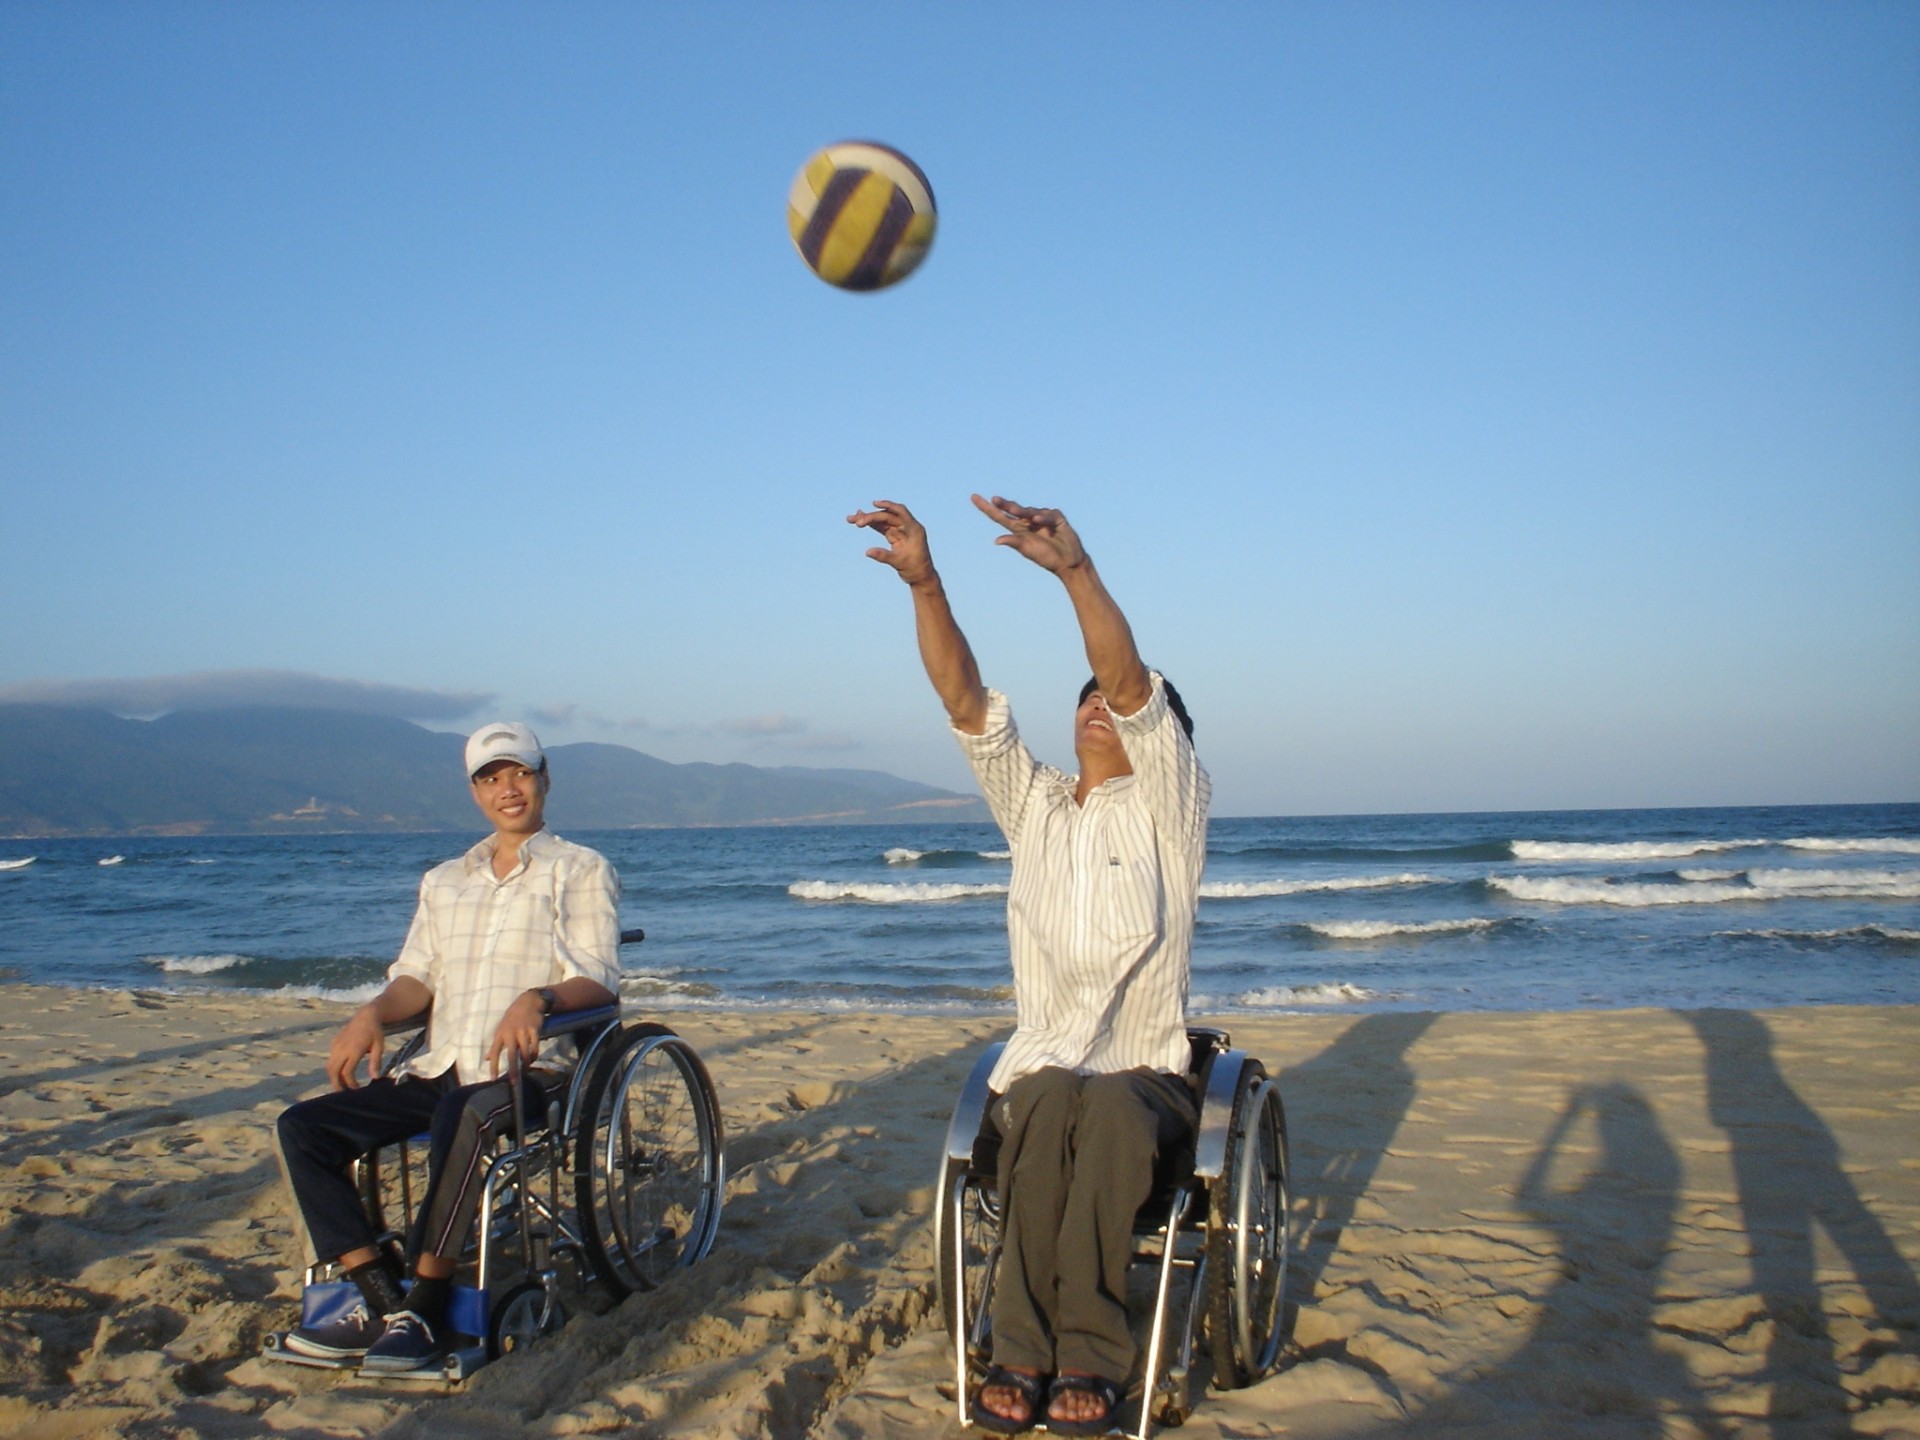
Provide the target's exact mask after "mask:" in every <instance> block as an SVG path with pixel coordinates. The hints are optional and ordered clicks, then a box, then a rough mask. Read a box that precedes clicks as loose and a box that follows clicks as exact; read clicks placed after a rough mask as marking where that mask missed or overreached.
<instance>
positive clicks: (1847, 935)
mask: <svg viewBox="0 0 1920 1440" xmlns="http://www.w3.org/2000/svg"><path fill="white" fill-rule="evenodd" d="M1713 933H1714V938H1715V939H1717V940H1818V941H1835V940H1868V941H1880V940H1885V941H1891V942H1892V943H1894V944H1896V945H1920V930H1907V929H1902V928H1901V927H1900V926H1898V925H1846V926H1842V927H1840V928H1838V929H1833V930H1716V931H1714V932H1713Z"/></svg>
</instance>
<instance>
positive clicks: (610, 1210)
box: [263, 930, 726, 1383]
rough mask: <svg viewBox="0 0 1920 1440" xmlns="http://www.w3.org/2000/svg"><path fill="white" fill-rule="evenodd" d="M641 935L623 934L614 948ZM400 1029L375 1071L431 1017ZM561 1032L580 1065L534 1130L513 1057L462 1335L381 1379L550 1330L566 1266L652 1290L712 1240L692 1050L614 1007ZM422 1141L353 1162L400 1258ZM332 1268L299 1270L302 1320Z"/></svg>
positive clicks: (711, 1122)
mask: <svg viewBox="0 0 1920 1440" xmlns="http://www.w3.org/2000/svg"><path fill="white" fill-rule="evenodd" d="M644 938H645V934H644V932H642V931H639V930H628V931H624V932H622V934H621V936H620V943H621V944H623V945H629V944H636V943H638V942H639V941H641V940H642V939H644ZM408 1032H412V1033H411V1035H410V1037H409V1038H408V1039H407V1040H406V1041H405V1043H404V1044H402V1045H401V1046H400V1048H399V1049H398V1050H397V1051H396V1052H395V1053H394V1054H393V1055H392V1056H391V1057H390V1058H389V1059H388V1061H387V1063H386V1064H385V1065H384V1066H383V1067H382V1074H389V1073H391V1072H392V1071H393V1069H394V1068H395V1067H396V1066H398V1065H399V1064H400V1063H401V1062H403V1061H404V1060H406V1059H408V1058H410V1057H411V1056H412V1055H414V1054H416V1053H418V1052H419V1050H420V1049H421V1048H422V1047H423V1046H424V1045H425V1044H426V1038H427V1030H426V1017H425V1016H424V1015H420V1016H415V1017H414V1018H412V1019H409V1020H405V1021H401V1022H398V1023H397V1024H393V1025H389V1026H388V1027H387V1033H388V1034H389V1035H390V1036H398V1035H406V1034H408ZM562 1035H570V1036H572V1037H573V1038H574V1043H575V1045H576V1046H577V1047H578V1049H579V1051H580V1060H579V1063H578V1064H577V1065H576V1066H575V1067H574V1069H573V1071H572V1073H571V1074H570V1075H569V1076H568V1080H567V1084H566V1087H565V1090H564V1093H563V1094H556V1095H555V1096H554V1097H553V1098H552V1099H551V1101H550V1102H549V1104H548V1107H547V1116H546V1123H545V1124H544V1125H539V1126H533V1127H529V1126H528V1125H527V1123H526V1120H525V1112H524V1109H523V1107H522V1104H521V1094H522V1090H521V1086H522V1084H523V1081H522V1077H521V1073H520V1058H519V1056H518V1055H517V1054H516V1055H514V1056H512V1057H511V1059H510V1062H509V1070H508V1080H509V1083H510V1085H511V1086H512V1094H513V1126H512V1129H511V1131H510V1132H503V1133H502V1134H501V1135H500V1136H499V1137H497V1139H496V1140H495V1142H494V1144H493V1148H492V1150H491V1153H489V1154H488V1155H487V1156H486V1157H484V1159H483V1162H482V1164H483V1169H482V1174H483V1177H484V1180H483V1184H482V1188H481V1194H480V1212H479V1216H478V1218H477V1219H476V1221H475V1223H474V1226H473V1233H472V1238H471V1239H470V1240H469V1241H468V1245H467V1251H466V1253H465V1254H464V1255H463V1256H462V1264H461V1269H460V1271H459V1272H458V1277H459V1278H458V1279H457V1280H456V1283H455V1284H454V1286H453V1288H452V1293H451V1296H450V1298H449V1301H448V1307H447V1318H448V1325H449V1328H450V1329H451V1331H452V1332H453V1334H454V1336H455V1337H458V1339H457V1340H456V1343H455V1344H454V1345H453V1346H451V1347H450V1348H449V1350H448V1354H447V1359H446V1363H445V1365H444V1366H443V1367H442V1369H441V1370H439V1371H427V1372H423V1373H421V1374H419V1375H417V1376H383V1377H380V1378H383V1379H424V1380H429V1381H443V1380H444V1381H449V1382H455V1383H457V1382H459V1381H461V1380H464V1379H466V1378H467V1376H469V1375H470V1374H472V1373H473V1372H474V1371H475V1370H477V1369H479V1368H480V1367H481V1366H482V1365H485V1364H486V1363H488V1362H489V1361H491V1360H496V1359H499V1358H500V1357H501V1356H502V1355H505V1354H508V1353H510V1352H512V1351H514V1350H517V1349H519V1348H521V1347H523V1346H525V1345H527V1344H529V1343H531V1342H532V1341H533V1340H535V1339H538V1338H539V1337H540V1336H542V1335H546V1334H549V1333H551V1332H552V1331H554V1330H556V1329H558V1328H559V1326H560V1324H561V1323H562V1322H563V1321H564V1320H565V1318H566V1312H565V1306H564V1303H563V1301H562V1299H561V1293H560V1292H561V1283H560V1282H561V1270H560V1267H561V1265H562V1264H565V1265H567V1266H569V1267H570V1268H571V1269H572V1271H573V1272H574V1277H575V1279H576V1280H577V1281H579V1282H581V1283H594V1284H597V1285H598V1286H599V1287H600V1288H601V1289H602V1290H603V1291H605V1292H606V1294H607V1295H608V1296H609V1297H610V1298H611V1299H613V1300H615V1301H618V1300H623V1299H625V1298H626V1297H627V1296H628V1295H630V1294H632V1293H634V1292H635V1291H640V1290H651V1289H653V1288H655V1287H656V1286H658V1285H659V1284H660V1283H661V1282H662V1281H663V1280H665V1279H666V1278H667V1276H668V1275H670V1274H671V1273H672V1272H673V1271H675V1270H678V1269H681V1268H684V1267H685V1266H688V1265H692V1264H693V1263H695V1262H696V1261H698V1260H699V1259H701V1258H702V1257H703V1256H705V1255H706V1253H707V1252H708V1251H709V1250H710V1249H711V1248H712V1247H713V1241H714V1237H715V1235H716V1234H717V1233H718V1231H719V1228H720V1207H721V1202H722V1197H723V1192H724V1189H725V1185H726V1152H725V1143H724V1139H723V1136H722V1131H721V1122H720V1106H719V1101H718V1099H717V1097H716V1096H715V1093H714V1088H713V1082H712V1080H711V1079H710V1078H709V1077H708V1074H707V1069H706V1066H705V1065H704V1064H703V1063H702V1062H701V1060H700V1057H699V1055H698V1054H697V1053H696V1052H695V1051H694V1050H693V1048H692V1047H691V1046H690V1045H688V1044H687V1043H686V1041H684V1040H682V1039H681V1038H680V1037H679V1036H678V1035H676V1034H674V1032H673V1031H672V1030H670V1029H668V1028H667V1027H666V1026H664V1025H659V1024H654V1023H652V1022H650V1021H636V1022H633V1023H627V1024H623V1023H622V1022H621V1019H620V1006H619V1005H618V1004H617V1003H616V1004H613V1005H605V1006H600V1007H598V1008H595V1009H592V1010H574V1011H569V1012H566V1013H564V1014H560V1015H554V1016H551V1017H549V1018H548V1020H547V1021H546V1023H545V1025H544V1026H543V1027H542V1029H541V1032H540V1036H541V1039H543V1040H546V1039H550V1038H553V1037H555V1036H562ZM428 1148H429V1147H428V1137H427V1136H426V1135H424V1134H423V1135H416V1136H414V1137H413V1138H412V1139H410V1140H405V1141H402V1142H401V1143H400V1144H398V1145H395V1146H390V1147H387V1148H386V1149H383V1150H379V1151H376V1152H374V1153H373V1154H371V1155H366V1156H363V1157H361V1159H360V1160H358V1161H357V1162H355V1167H354V1176H353V1179H354V1183H355V1186H356V1188H357V1189H358V1190H359V1193H360V1198H361V1203H362V1204H363V1205H364V1206H365V1208H366V1212H367V1218H368V1220H369V1221H370V1222H371V1223H372V1226H373V1230H374V1233H375V1235H376V1236H377V1237H378V1240H377V1243H378V1244H379V1245H380V1247H381V1248H382V1249H385V1250H387V1251H388V1252H389V1254H390V1255H391V1256H392V1257H393V1258H394V1259H395V1260H396V1261H400V1260H402V1259H403V1258H404V1251H405V1246H406V1238H407V1235H408V1232H409V1228H410V1226H411V1224H412V1222H413V1218H414V1213H415V1203H416V1198H424V1195H425V1189H426V1182H427V1155H428ZM333 1272H334V1267H333V1266H332V1265H331V1264H328V1263H319V1264H312V1265H309V1266H308V1267H307V1270H306V1274H305V1277H304V1290H303V1294H302V1300H301V1312H302V1313H301V1323H302V1324H303V1325H311V1324H315V1323H318V1322H321V1321H324V1320H326V1319H328V1318H331V1316H332V1315H334V1314H337V1313H340V1312H341V1311H343V1310H345V1309H346V1308H348V1307H349V1306H351V1305H352V1304H353V1303H355V1300H356V1299H357V1293H358V1292H357V1290H356V1287H354V1286H353V1285H352V1283H351V1282H348V1281H345V1280H343V1279H340V1278H339V1277H338V1276H336V1275H335V1274H334V1273H333ZM468 1281H470V1282H471V1283H463V1282H468ZM285 1334H286V1332H284V1331H282V1332H276V1333H275V1334H272V1335H269V1336H268V1337H267V1338H266V1341H265V1343H264V1347H263V1348H264V1351H265V1353H266V1354H267V1355H268V1356H269V1357H270V1358H274V1359H279V1360H285V1361H290V1362H292V1363H295V1364H324V1363H325V1362H315V1361H311V1360H307V1359H305V1358H304V1357H302V1356H300V1355H298V1354H296V1353H294V1352H292V1351H289V1350H287V1349H285V1348H284V1340H285ZM460 1340H464V1341H465V1342H467V1343H465V1344H461V1343H458V1342H459V1341H460Z"/></svg>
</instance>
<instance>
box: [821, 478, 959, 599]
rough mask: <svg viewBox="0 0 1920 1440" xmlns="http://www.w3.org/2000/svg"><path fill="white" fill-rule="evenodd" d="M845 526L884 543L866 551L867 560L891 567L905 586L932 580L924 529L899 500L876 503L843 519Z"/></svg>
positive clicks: (931, 568) (929, 552)
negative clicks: (873, 535) (866, 532)
mask: <svg viewBox="0 0 1920 1440" xmlns="http://www.w3.org/2000/svg"><path fill="white" fill-rule="evenodd" d="M976 498H977V497H976ZM847 523H848V524H849V525H858V526H859V527H860V528H861V529H863V530H873V531H876V532H878V534H879V536H880V538H881V539H882V540H885V541H886V542H887V543H886V544H885V545H876V546H874V547H873V548H872V549H870V550H868V551H867V555H868V557H869V558H871V559H874V560H878V561H879V562H880V563H881V564H882V565H891V566H892V567H893V569H894V572H895V573H896V574H898V575H899V577H900V578H901V579H902V580H904V581H906V582H907V584H909V585H918V584H921V583H923V582H924V581H927V580H931V579H932V578H933V576H934V570H933V552H932V551H931V550H929V549H928V548H927V527H926V526H924V525H922V524H921V523H920V522H919V521H918V520H916V519H914V518H913V512H912V511H911V510H909V509H907V507H906V506H904V505H902V504H901V503H900V502H899V501H897V500H876V501H874V502H873V509H871V510H859V511H855V512H854V513H853V514H851V515H849V516H847Z"/></svg>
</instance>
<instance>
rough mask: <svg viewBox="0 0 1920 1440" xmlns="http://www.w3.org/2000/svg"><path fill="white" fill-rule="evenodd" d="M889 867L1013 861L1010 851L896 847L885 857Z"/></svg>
mask: <svg viewBox="0 0 1920 1440" xmlns="http://www.w3.org/2000/svg"><path fill="white" fill-rule="evenodd" d="M883 858H884V859H885V860H886V862H887V864H889V865H921V864H927V865H956V864H958V865H965V864H971V863H972V862H973V861H975V860H1011V859H1012V858H1013V852H1012V851H1009V850H912V849H909V848H908V847H907V846H905V845H896V846H895V847H894V848H893V849H891V850H889V851H887V852H886V855H885V856H884V857H883Z"/></svg>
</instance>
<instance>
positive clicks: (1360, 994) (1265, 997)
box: [1234, 981, 1379, 1010]
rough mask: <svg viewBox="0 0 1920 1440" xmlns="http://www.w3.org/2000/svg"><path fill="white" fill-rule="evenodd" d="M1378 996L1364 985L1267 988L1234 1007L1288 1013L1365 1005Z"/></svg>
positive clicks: (1247, 995)
mask: <svg viewBox="0 0 1920 1440" xmlns="http://www.w3.org/2000/svg"><path fill="white" fill-rule="evenodd" d="M1378 998H1379V992H1378V991H1374V990H1369V989H1367V988H1366V987H1365V986H1364V985H1349V984H1347V983H1346V982H1344V981H1335V982H1331V983H1329V984H1325V985H1269V986H1267V987H1266V988H1264V989H1261V990H1249V991H1247V992H1246V993H1245V994H1242V995H1240V996H1237V997H1236V998H1235V1000H1234V1004H1236V1005H1241V1006H1245V1007H1246V1008H1247V1009H1249V1010H1267V1009H1291V1008H1293V1007H1294V1006H1298V1005H1364V1004H1365V1003H1366V1002H1367V1001H1369V1000H1375V999H1378Z"/></svg>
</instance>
